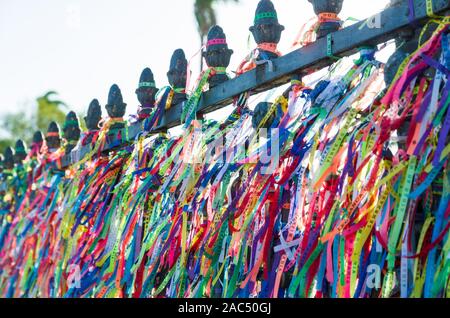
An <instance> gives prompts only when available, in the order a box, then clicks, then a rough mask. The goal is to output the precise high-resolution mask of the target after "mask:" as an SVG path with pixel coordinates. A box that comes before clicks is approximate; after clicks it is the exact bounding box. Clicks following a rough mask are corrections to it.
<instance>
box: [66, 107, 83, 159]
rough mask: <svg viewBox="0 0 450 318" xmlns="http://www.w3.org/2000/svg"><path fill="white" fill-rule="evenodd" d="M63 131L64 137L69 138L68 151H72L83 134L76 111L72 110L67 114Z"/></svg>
mask: <svg viewBox="0 0 450 318" xmlns="http://www.w3.org/2000/svg"><path fill="white" fill-rule="evenodd" d="M63 132H64V138H65V139H66V140H67V145H66V153H70V152H71V151H72V149H73V148H75V146H76V144H77V142H78V140H79V139H80V135H81V129H80V122H79V120H78V116H77V114H75V112H73V111H71V112H69V113H68V114H67V116H66V120H65V122H64V128H63Z"/></svg>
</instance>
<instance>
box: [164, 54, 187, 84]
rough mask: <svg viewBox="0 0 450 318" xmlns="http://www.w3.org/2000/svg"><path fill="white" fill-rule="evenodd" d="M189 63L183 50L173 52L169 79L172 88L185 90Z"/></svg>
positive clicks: (168, 74) (168, 73)
mask: <svg viewBox="0 0 450 318" xmlns="http://www.w3.org/2000/svg"><path fill="white" fill-rule="evenodd" d="M187 65H188V61H187V59H186V56H185V54H184V51H183V50H182V49H177V50H175V51H174V52H173V54H172V58H171V59H170V68H169V71H168V72H167V78H168V80H169V83H170V85H171V86H172V88H175V89H183V90H184V89H185V88H186V78H187Z"/></svg>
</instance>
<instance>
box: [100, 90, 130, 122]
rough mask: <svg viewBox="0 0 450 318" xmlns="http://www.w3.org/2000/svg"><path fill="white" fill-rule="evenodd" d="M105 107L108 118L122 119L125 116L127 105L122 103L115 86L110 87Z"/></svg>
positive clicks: (120, 94)
mask: <svg viewBox="0 0 450 318" xmlns="http://www.w3.org/2000/svg"><path fill="white" fill-rule="evenodd" d="M105 107H106V111H107V112H108V115H109V117H110V118H122V117H123V116H125V111H126V107H127V104H125V103H124V102H123V98H122V92H121V91H120V88H119V86H117V85H116V84H114V85H113V86H111V88H110V90H109V94H108V104H106V106H105Z"/></svg>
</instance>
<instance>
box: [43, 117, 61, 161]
mask: <svg viewBox="0 0 450 318" xmlns="http://www.w3.org/2000/svg"><path fill="white" fill-rule="evenodd" d="M45 141H46V143H47V148H48V152H50V153H53V152H55V151H56V150H58V149H59V148H60V147H61V136H60V129H59V125H58V124H57V123H56V122H54V121H52V122H51V123H50V125H49V126H48V129H47V136H46V137H45Z"/></svg>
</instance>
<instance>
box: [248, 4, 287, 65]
mask: <svg viewBox="0 0 450 318" xmlns="http://www.w3.org/2000/svg"><path fill="white" fill-rule="evenodd" d="M283 30H284V26H282V25H281V24H280V23H278V15H277V11H276V10H275V7H274V5H273V3H272V1H270V0H261V1H259V3H258V7H257V8H256V13H255V20H254V24H253V26H251V27H250V32H252V34H253V38H254V39H255V42H256V43H257V44H263V43H269V44H272V45H273V44H278V43H279V42H280V39H281V32H283ZM268 53H269V59H271V58H276V57H278V55H277V54H275V53H273V52H268Z"/></svg>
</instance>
